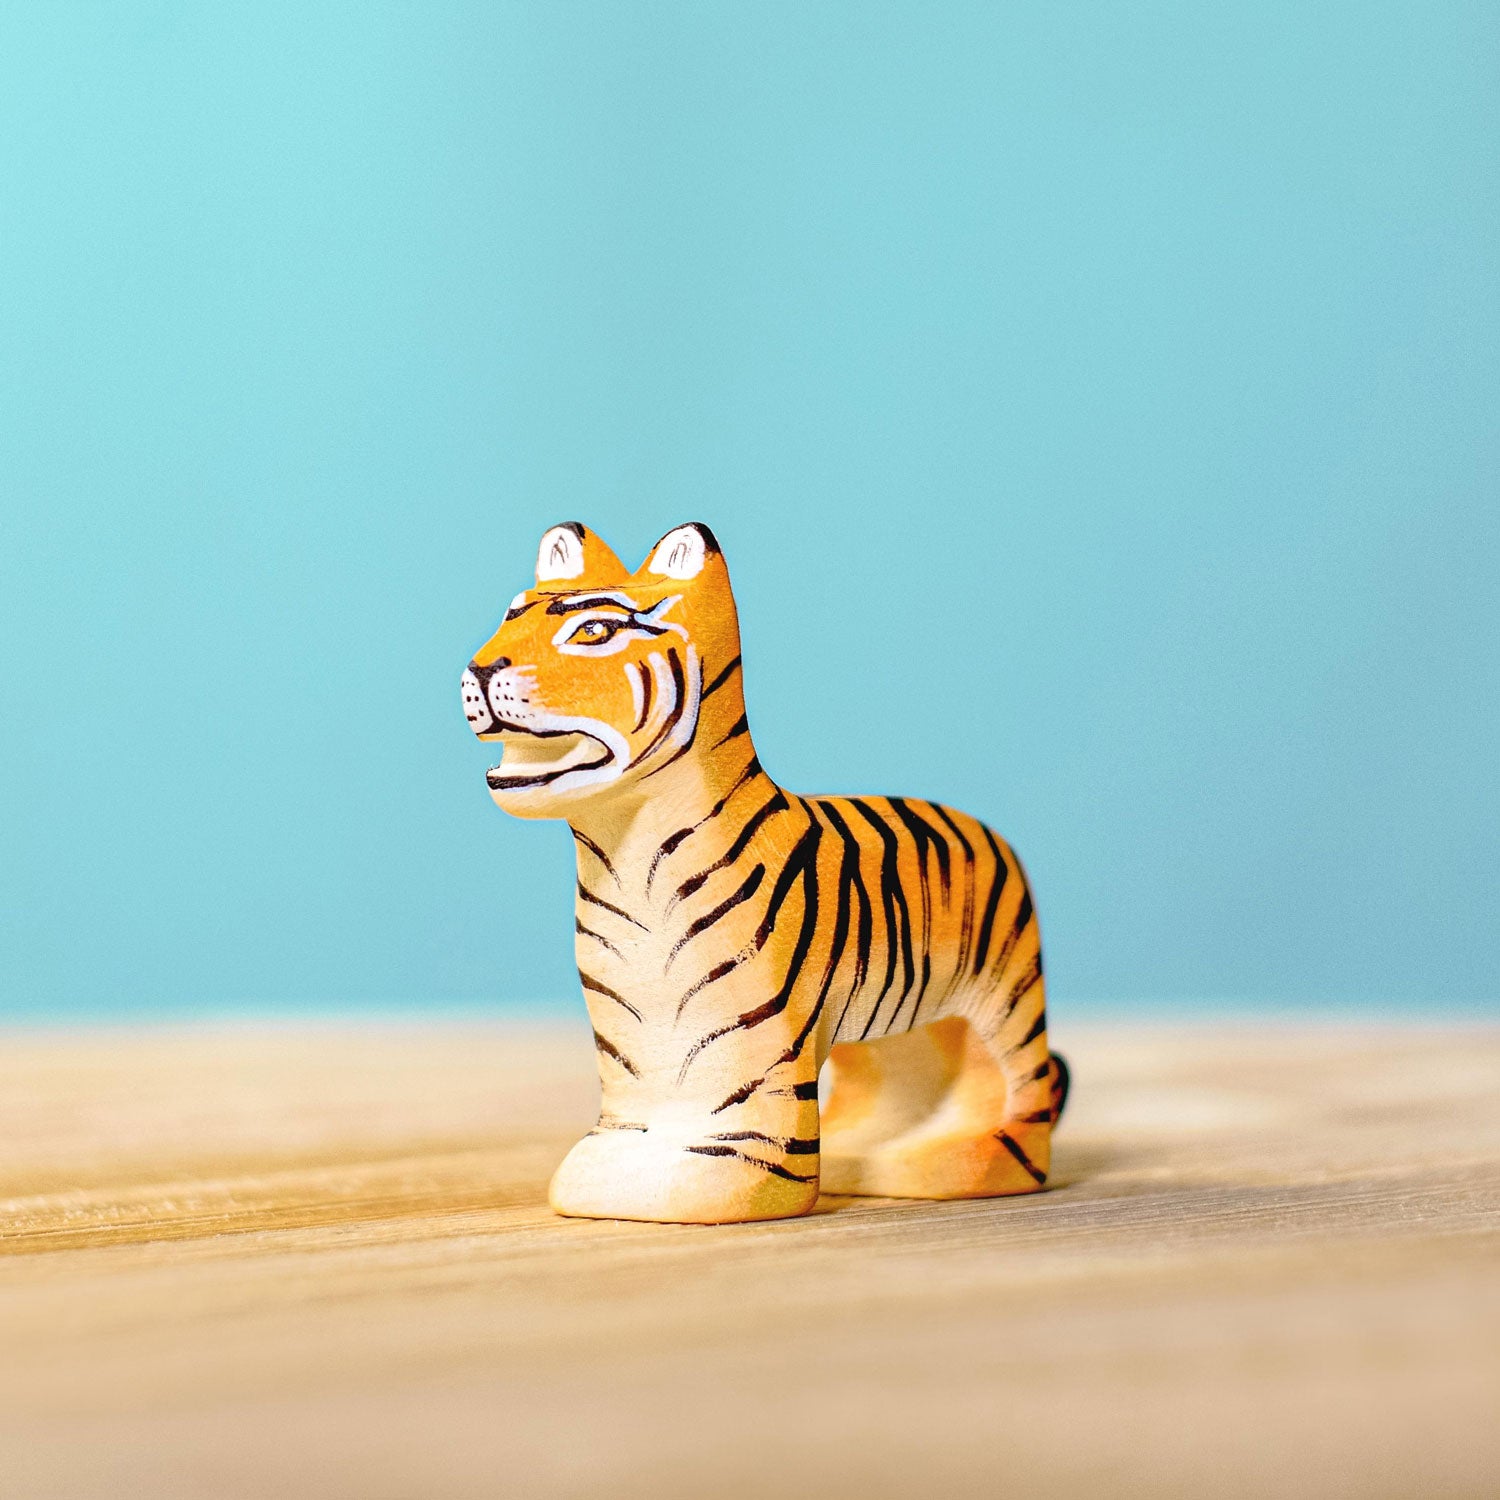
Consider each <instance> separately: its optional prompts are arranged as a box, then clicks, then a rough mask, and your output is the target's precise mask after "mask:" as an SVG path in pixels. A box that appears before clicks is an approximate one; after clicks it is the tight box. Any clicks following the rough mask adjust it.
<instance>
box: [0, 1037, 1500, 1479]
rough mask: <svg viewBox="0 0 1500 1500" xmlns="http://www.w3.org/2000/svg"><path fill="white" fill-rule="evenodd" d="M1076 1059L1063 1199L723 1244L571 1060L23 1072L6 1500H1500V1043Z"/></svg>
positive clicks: (221, 1043) (232, 1052)
mask: <svg viewBox="0 0 1500 1500" xmlns="http://www.w3.org/2000/svg"><path fill="white" fill-rule="evenodd" d="M1054 1038H1055V1040H1056V1042H1057V1044H1058V1045H1059V1046H1060V1047H1061V1049H1062V1050H1063V1051H1065V1052H1067V1053H1068V1054H1069V1056H1070V1059H1071V1061H1072V1063H1073V1066H1074V1095H1073V1100H1072V1103H1071V1105H1070V1107H1069V1116H1068V1119H1067V1122H1066V1124H1065V1125H1064V1127H1063V1130H1062V1132H1061V1135H1060V1137H1059V1141H1058V1149H1057V1170H1056V1177H1055V1180H1056V1187H1055V1190H1054V1191H1051V1192H1048V1193H1046V1194H1042V1195H1037V1196H1035V1197H1030V1198H1022V1199H998V1200H990V1201H985V1202H969V1203H940V1204H924V1203H895V1202H889V1201H879V1200H869V1199H866V1200H853V1199H846V1200H836V1199H824V1200H823V1201H822V1202H821V1203H820V1205H819V1211H818V1212H817V1213H816V1214H815V1215H813V1216H811V1217H809V1218H806V1219H801V1220H792V1221H787V1222H783V1223H778V1224H764V1225H753V1226H739V1227H728V1228H718V1229H708V1228H691V1227H671V1226H658V1225H646V1224H619V1223H587V1222H577V1221H567V1220H561V1219H557V1218H554V1217H553V1216H552V1215H551V1214H550V1213H549V1212H548V1210H547V1207H546V1203H545V1183H546V1180H547V1176H548V1173H549V1171H550V1169H551V1167H552V1166H553V1164H554V1163H555V1162H556V1161H557V1160H558V1159H559V1157H560V1156H561V1155H562V1153H563V1151H564V1150H565V1149H566V1147H567V1146H568V1144H569V1143H570V1142H571V1140H572V1139H573V1137H574V1136H575V1135H576V1134H577V1133H578V1132H579V1131H580V1129H582V1128H584V1127H585V1126H586V1125H587V1124H588V1123H589V1122H590V1120H591V1107H592V1098H593V1088H592V1085H591V1074H592V1068H593V1059H592V1051H591V1047H590V1045H589V1041H588V1036H587V1033H586V1032H585V1031H583V1030H581V1029H578V1028H576V1027H563V1026H557V1027H551V1028H548V1027H543V1026H539V1025H538V1026H530V1027H528V1026H524V1025H514V1024H512V1025H494V1026H488V1027H484V1026H478V1025H458V1024H455V1023H451V1022H450V1023H443V1024H416V1023H412V1024H402V1025H395V1024H390V1023H362V1024H357V1025H356V1024H350V1025H347V1026H345V1027H343V1028H341V1029H332V1028H325V1029H316V1028H311V1027H303V1026H290V1025H285V1026H273V1025H269V1024H267V1025H263V1026H254V1027H241V1028H226V1027H219V1028H215V1029H204V1030H161V1031H142V1032H134V1033H132V1032H125V1031H114V1032H111V1031H92V1032H79V1033H76V1034H72V1035H61V1034H59V1035H49V1036H43V1035H36V1034H31V1035H21V1034H16V1033H12V1034H10V1035H9V1036H6V1037H4V1038H0V1142H3V1143H4V1148H5V1149H4V1153H3V1162H0V1199H4V1200H5V1201H4V1202H3V1203H0V1233H3V1238H0V1252H4V1253H3V1254H0V1496H4V1497H5V1500H52V1497H64V1496H66V1497H83V1496H89V1497H92V1496H111V1497H137V1496H139V1497H150V1500H170V1497H179V1496H192V1497H199V1496H201V1497H204V1500H238V1497H257V1500H259V1497H301V1496H310V1497H311V1496H316V1497H335V1500H337V1497H351V1500H386V1497H389V1500H450V1497H459V1500H461V1497H470V1496H473V1497H494V1496H533V1495H535V1496H595V1495H600V1496H638V1495H639V1496H657V1497H660V1496H692V1497H700V1496H703V1497H709V1496H741V1495H744V1496H758V1495H766V1496H778V1497H779V1496H783V1495H785V1496H801V1495H828V1496H865V1497H868V1496H922V1497H925V1496H975V1497H981V1496H982V1497H1000V1496H1006V1497H1008V1496H1018V1497H1028V1500H1031V1497H1039V1496H1042V1497H1045V1496H1073V1495H1077V1496H1090V1497H1102V1500H1112V1497H1129V1496H1137V1495H1141V1496H1145V1495H1150V1496H1158V1495H1162V1496H1179V1495H1180V1496H1192V1497H1194V1500H1199V1497H1209V1496H1213V1497H1218V1496H1237V1495H1245V1496H1263V1495H1278V1496H1283V1497H1287V1496H1303V1495H1306V1496H1319V1497H1328V1496H1360V1497H1370V1496H1390V1497H1393V1500H1394V1497H1401V1500H1411V1497H1421V1500H1432V1497H1445V1496H1464V1497H1470V1496H1474V1497H1478V1496H1494V1495H1497V1494H1500V1235H1497V1226H1500V1218H1497V1212H1500V1165H1497V1164H1500V1030H1497V1029H1486V1028H1482V1027H1471V1028H1467V1029H1438V1030H1418V1029H1416V1028H1411V1029H1397V1028H1393V1027H1378V1026H1374V1025H1370V1026H1339V1027H1332V1026H1297V1025H1289V1024H1283V1023H1275V1024H1265V1025H1261V1026H1251V1025H1249V1024H1245V1023H1241V1024H1238V1025H1215V1026H1209V1025H1203V1024H1184V1025H1180V1026H1179V1025H1165V1024H1163V1023H1160V1022H1158V1023H1155V1024H1152V1025H1149V1026H1139V1027H1126V1026H1123V1025H1117V1026H1111V1027H1108V1028H1106V1027H1098V1028H1082V1027H1074V1028H1070V1027H1068V1026H1067V1024H1066V1021H1065V1020H1064V1021H1063V1022H1062V1023H1061V1024H1059V1025H1057V1026H1056V1028H1055V1030H1054Z"/></svg>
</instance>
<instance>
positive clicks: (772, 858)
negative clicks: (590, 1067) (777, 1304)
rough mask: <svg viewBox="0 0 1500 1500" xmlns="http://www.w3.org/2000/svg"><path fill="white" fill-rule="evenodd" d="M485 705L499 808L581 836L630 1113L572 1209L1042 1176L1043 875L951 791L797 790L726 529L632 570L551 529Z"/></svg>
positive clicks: (606, 1057)
mask: <svg viewBox="0 0 1500 1500" xmlns="http://www.w3.org/2000/svg"><path fill="white" fill-rule="evenodd" d="M463 701H464V712H465V715H466V716H467V718H468V721H469V724H470V726H471V728H472V729H473V730H474V732H475V733H476V734H477V735H478V736H479V737H480V738H481V739H486V740H489V739H494V740H499V741H500V743H501V744H502V746H503V747H504V748H503V757H502V760H501V763H500V764H499V765H498V766H496V767H495V768H494V769H492V770H491V771H489V772H488V773H487V780H488V782H489V787H490V795H491V796H492V797H493V798H494V800H495V801H496V803H498V804H499V806H501V807H502V808H504V809H505V811H506V812H509V813H514V814H515V815H516V816H517V817H522V818H564V819H566V820H567V822H568V824H569V825H570V827H571V828H572V831H573V838H574V840H575V844H576V852H577V857H578V891H577V898H576V908H575V910H576V919H575V922H574V928H575V932H576V938H575V949H576V956H577V960H578V972H579V978H580V979H581V981H582V984H583V991H584V998H585V1000H586V1001H587V1003H588V1009H589V1017H590V1020H591V1021H592V1023H593V1028H594V1044H595V1047H596V1048H597V1051H598V1061H599V1074H600V1079H601V1082H602V1085H603V1104H602V1108H601V1111H600V1115H599V1123H598V1124H597V1125H596V1126H595V1127H594V1129H593V1130H591V1131H590V1132H589V1133H588V1134H587V1135H586V1136H585V1137H584V1138H583V1139H582V1140H581V1141H579V1142H578V1144H577V1145H576V1146H574V1147H573V1149H572V1150H571V1151H570V1152H569V1153H568V1155H567V1157H566V1159H565V1160H564V1161H563V1163H562V1165H561V1166H560V1167H559V1168H558V1169H557V1172H556V1175H555V1176H554V1177H553V1179H552V1187H551V1193H550V1197H551V1202H552V1206H553V1208H555V1209H556V1210H557V1212H559V1213H562V1214H573V1215H580V1216H584V1217H591V1218H612V1219H655V1220H663V1221H669V1222H679V1223H709V1224H719V1223H728V1222H733V1221H737V1220H747V1219H775V1218H783V1217H786V1216H788V1215H792V1214H801V1213H806V1212H807V1211H808V1210H809V1209H810V1208H811V1207H812V1206H813V1204H814V1202H815V1201H816V1199H817V1195H818V1190H819V1186H820V1184H821V1187H822V1189H823V1191H824V1192H829V1193H868V1194H877V1195H881V1196H890V1197H903V1198H973V1197H987V1196H991V1195H994V1194H1000V1193H1029V1192H1033V1191H1035V1190H1036V1189H1037V1188H1039V1187H1041V1186H1042V1185H1043V1183H1044V1182H1045V1181H1046V1178H1047V1170H1048V1163H1049V1156H1050V1142H1051V1133H1052V1127H1053V1125H1054V1124H1055V1123H1056V1121H1057V1117H1058V1115H1059V1113H1060V1112H1061V1110H1062V1105H1063V1099H1064V1097H1065V1095H1066V1092H1067V1079H1068V1075H1067V1069H1066V1066H1065V1065H1064V1063H1063V1061H1062V1059H1061V1058H1059V1057H1055V1056H1053V1055H1051V1054H1050V1053H1049V1052H1048V1050H1047V1032H1046V1012H1045V1009H1044V1004H1043V984H1042V957H1041V938H1040V934H1039V931H1038V927H1037V918H1036V912H1035V910H1034V908H1033V906H1032V900H1031V892H1030V890H1029V889H1028V888H1027V884H1026V877H1025V875H1024V873H1023V872H1022V870H1021V866H1020V863H1019V861H1018V860H1017V859H1016V856H1015V855H1014V854H1013V853H1012V852H1011V850H1010V849H1009V847H1008V846H1007V845H1006V844H1005V843H1003V842H1002V841H1001V840H1000V839H999V838H998V837H997V836H996V835H995V834H994V833H992V832H991V831H990V830H989V829H988V828H986V827H985V826H984V825H983V824H982V823H979V822H977V821H975V819H973V818H970V817H967V816H966V815H965V814H963V813H959V812H954V811H952V810H951V809H949V808H946V807H939V806H937V805H936V804H934V803H931V802H917V801H911V800H907V799H905V798H901V797H889V798H887V797H799V796H796V795H795V794H793V793H791V792H787V791H784V790H782V789H781V788H780V787H778V786H777V785H776V783H775V782H774V781H772V780H771V778H770V777H769V776H768V775H767V774H766V773H765V771H764V770H762V768H761V764H760V761H759V760H758V759H757V758H756V755H755V747H754V745H753V744H752V743H751V739H750V731H749V726H748V725H747V723H746V719H745V699H744V692H743V685H742V682H741V674H740V639H739V623H738V620H737V618H736V614H735V606H734V597H733V595H732V593H731V592H730V587H729V574H728V571H727V569H726V568H725V565H724V558H723V556H722V554H721V553H720V551H719V547H718V544H717V543H716V542H715V540H714V536H713V533H712V532H711V531H710V530H709V529H708V527H706V526H701V525H688V526H679V527H678V528H677V529H676V530H674V531H670V532H668V533H667V535H666V536H665V537H663V538H662V540H661V541H660V542H659V543H658V544H657V546H656V547H655V548H654V549H653V551H652V553H651V556H650V558H649V559H648V560H647V561H646V563H645V564H644V565H643V566H642V567H641V568H640V569H638V570H637V571H636V572H634V573H629V572H627V571H626V569H625V568H624V566H623V565H622V564H621V563H620V561H619V559H618V558H617V557H616V556H615V555H614V553H613V552H611V551H610V549H609V548H608V547H607V546H605V544H604V543H603V542H602V541H600V540H599V538H598V537H596V536H595V535H594V534H593V533H592V532H590V531H588V530H586V529H585V528H584V527H582V526H580V525H578V524H577V523H576V522H569V523H567V524H566V525H562V526H555V527H553V528H552V530H550V531H549V532H547V533H546V535H545V536H543V538H542V542H541V548H540V551H539V553H538V555H537V567H536V587H535V588H534V589H530V590H528V591H526V592H524V593H521V594H518V595H517V596H516V598H515V600H514V601H513V602H512V603H511V606H510V608H509V609H508V610H507V611H506V615H505V620H504V623H503V624H502V625H501V626H500V629H499V630H498V631H497V632H496V633H495V635H494V636H493V637H492V638H491V639H490V640H489V641H488V642H487V643H486V644H485V645H484V647H483V648H482V649H481V650H480V651H479V652H478V654H477V655H476V656H475V657H474V660H473V661H472V662H471V663H470V664H469V667H468V669H467V670H466V671H465V672H464V675H463ZM825 1058H831V1060H832V1074H833V1078H832V1085H833V1086H832V1092H831V1095H830V1096H829V1099H828V1102H827V1104H826V1106H825V1107H824V1108H823V1110H822V1112H821V1120H820V1117H819V1106H818V1073H819V1069H820V1068H821V1066H822V1064H823V1061H824V1059H825Z"/></svg>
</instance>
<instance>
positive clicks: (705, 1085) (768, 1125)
mask: <svg viewBox="0 0 1500 1500" xmlns="http://www.w3.org/2000/svg"><path fill="white" fill-rule="evenodd" d="M660 1040H661V1041H662V1043H663V1045H662V1046H661V1048H660V1052H661V1053H662V1054H664V1055H662V1056H661V1057H660V1058H659V1059H653V1063H654V1064H655V1065H651V1064H644V1063H637V1062H635V1061H633V1060H632V1062H631V1066H632V1068H634V1069H635V1071H634V1072H633V1073H631V1072H627V1071H625V1070H624V1069H623V1068H622V1067H621V1066H620V1065H619V1062H618V1060H617V1059H615V1058H614V1057H611V1056H610V1055H608V1054H607V1053H601V1079H602V1082H603V1092H604V1107H603V1109H602V1110H601V1113H600V1119H599V1124H598V1125H597V1126H595V1128H594V1129H593V1130H591V1131H590V1132H589V1134H588V1135H586V1136H585V1137H584V1138H583V1139H582V1140H581V1141H579V1142H578V1144H577V1145H576V1146H574V1147H573V1149H572V1150H571V1151H570V1152H569V1153H568V1155H567V1156H566V1157H565V1158H564V1160H563V1162H562V1165H561V1166H560V1167H558V1169H557V1172H556V1173H555V1175H554V1176H553V1178H552V1185H551V1189H550V1192H549V1198H550V1201H551V1204H552V1207H553V1208H554V1209H555V1210H556V1211H557V1212H558V1213H560V1214H566V1215H570V1216H572V1217H575V1218H593V1219H645V1220H652V1221H656V1222H659V1223H672V1224H730V1223H741V1222H746V1221H750V1220H755V1219H784V1218H792V1217H795V1216H796V1215H798V1214H804V1213H807V1212H808V1211H809V1210H810V1209H811V1208H812V1206H813V1205H814V1203H816V1202H817V1197H818V1085H817V1057H816V1053H815V1049H814V1047H813V1045H812V1044H811V1042H807V1043H806V1044H805V1045H803V1046H802V1047H800V1048H798V1047H797V1039H796V1036H795V1034H794V1033H792V1032H791V1031H790V1029H789V1028H786V1027H778V1028H777V1029H776V1032H775V1033H772V1034H767V1035H756V1036H751V1037H748V1038H736V1039H734V1040H736V1041H737V1042H738V1045H737V1046H734V1047H725V1048H724V1049H723V1051H722V1053H721V1055H717V1056H703V1055H699V1054H692V1055H688V1056H684V1054H683V1051H682V1048H681V1047H680V1046H678V1047H676V1048H675V1049H674V1048H673V1047H672V1046H671V1045H670V1042H669V1041H668V1039H665V1038H662V1039H660ZM729 1040H731V1039H730V1038H728V1037H726V1038H725V1039H724V1041H729ZM717 1045H722V1043H721V1044H717Z"/></svg>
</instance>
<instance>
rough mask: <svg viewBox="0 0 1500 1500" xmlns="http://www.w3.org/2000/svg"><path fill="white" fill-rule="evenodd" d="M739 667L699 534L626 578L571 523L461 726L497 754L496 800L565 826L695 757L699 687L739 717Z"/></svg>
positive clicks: (693, 528)
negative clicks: (496, 747) (596, 803)
mask: <svg viewBox="0 0 1500 1500" xmlns="http://www.w3.org/2000/svg"><path fill="white" fill-rule="evenodd" d="M738 658H739V622H738V620H737V618H736V615H735V608H734V597H733V595H732V594H731V592H730V587H729V573H728V570H727V569H726V568H725V566H724V559H723V555H722V554H721V553H720V551H719V546H718V543H717V542H716V541H715V540H714V535H713V533H712V532H711V531H710V530H709V529H708V527H707V526H701V525H697V524H692V525H687V526H679V527H677V528H676V529H675V530H672V531H669V532H668V533H667V534H666V536H664V537H663V538H662V539H661V541H659V542H658V543H657V544H656V546H655V547H654V548H652V550H651V555H650V556H649V557H648V558H647V560H646V561H645V562H644V563H643V564H642V565H641V566H640V568H638V569H637V570H636V571H635V572H634V573H630V572H627V571H626V569H625V566H624V565H623V564H622V563H621V562H620V560H619V559H618V558H617V557H616V556H615V554H614V553H613V552H611V551H610V549H609V548H608V547H607V546H606V545H605V544H604V543H603V542H602V541H601V540H600V539H599V538H598V537H597V536H595V535H594V534H593V532H591V531H589V530H588V529H587V528H585V527H583V526H580V525H579V524H578V523H577V522H576V521H569V522H566V523H564V524H563V525H561V526H554V527H553V528H552V529H551V530H550V531H548V532H547V533H546V534H545V535H544V536H543V537H542V541H541V546H540V548H539V549H538V552H537V561H536V587H535V588H533V589H527V590H525V591H523V592H522V593H519V594H517V595H516V597H515V598H514V599H513V600H512V601H511V604H510V608H509V609H507V610H506V612H505V619H504V621H503V622H502V624H501V626H500V628H499V630H497V631H496V632H495V634H494V635H493V636H491V637H490V639H489V640H488V641H486V642H485V644H484V645H483V646H482V647H481V648H480V649H479V651H478V652H476V653H475V656H474V659H473V661H471V662H470V663H469V665H468V667H467V669H466V670H465V671H464V674H463V704H464V715H465V717H466V718H467V719H468V721H469V727H470V728H471V729H473V731H474V733H475V734H477V735H478V736H479V738H480V739H482V740H498V741H499V742H500V744H501V745H502V747H503V752H502V758H501V761H500V764H499V765H497V766H494V767H492V768H491V769H490V770H489V771H488V772H487V773H486V780H487V781H488V783H489V788H490V795H491V796H492V797H493V798H494V799H495V801H496V803H498V804H499V806H501V807H502V808H504V809H505V811H506V812H509V813H514V814H516V815H517V816H519V817H523V818H556V817H567V816H569V814H570V813H572V812H573V811H575V810H577V809H578V808H579V807H580V806H581V805H582V804H583V803H585V802H589V801H592V800H594V799H598V798H601V797H606V796H610V797H612V796H616V795H618V794H619V793H621V792H622V791H624V790H625V789H627V788H630V787H638V786H640V784H641V783H642V782H644V781H645V780H646V778H648V777H651V776H653V775H655V774H656V773H657V772H658V771H661V770H665V769H666V768H667V767H668V766H670V765H674V764H679V763H681V762H683V761H685V760H687V759H689V757H691V756H692V755H693V754H694V751H695V743H696V740H697V733H698V721H699V717H700V714H701V713H702V711H703V702H704V696H705V683H706V682H707V683H709V684H710V685H711V687H712V688H713V690H715V691H717V690H718V689H719V688H720V687H722V688H723V689H724V691H723V692H722V693H720V694H719V695H718V697H717V698H716V700H715V704H714V708H715V711H716V712H720V711H722V709H723V708H726V707H729V706H730V705H733V704H736V703H737V705H738V713H739V714H740V715H742V714H743V699H742V698H741V697H740V687H739V682H738V674H737V673H733V672H732V664H735V663H737V662H738ZM730 676H733V677H734V678H735V680H734V681H733V682H729V681H728V680H727V679H728V678H729V677H730ZM697 749H698V752H699V753H701V752H702V749H703V747H702V746H701V745H698V746H697ZM641 790H642V791H643V792H649V791H651V790H654V788H652V787H650V786H646V787H642V788H641Z"/></svg>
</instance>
